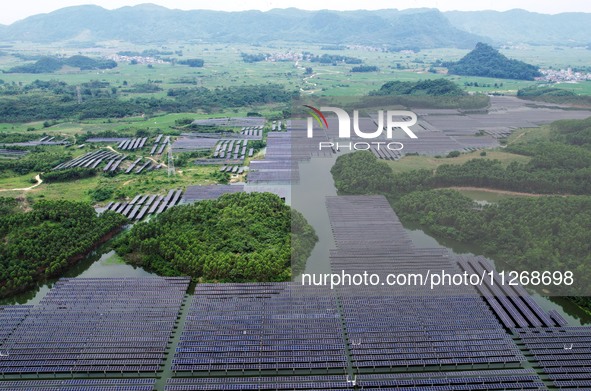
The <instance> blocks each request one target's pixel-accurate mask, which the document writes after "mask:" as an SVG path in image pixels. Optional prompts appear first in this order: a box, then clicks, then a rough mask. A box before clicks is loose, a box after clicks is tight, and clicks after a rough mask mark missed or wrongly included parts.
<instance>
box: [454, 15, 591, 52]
mask: <svg viewBox="0 0 591 391" xmlns="http://www.w3.org/2000/svg"><path fill="white" fill-rule="evenodd" d="M444 15H445V16H446V17H447V19H448V20H449V21H450V22H451V24H452V25H454V26H455V27H457V28H459V29H461V30H464V31H467V32H470V33H473V34H477V35H481V36H484V37H489V38H491V39H492V40H493V41H494V42H496V43H502V44H505V43H528V44H533V45H560V46H586V45H588V44H589V42H590V41H591V38H590V37H591V14H586V13H582V12H571V13H563V14H557V15H545V14H538V13H535V12H528V11H524V10H519V9H515V10H511V11H505V12H497V11H474V12H463V11H451V12H445V14H444Z"/></svg>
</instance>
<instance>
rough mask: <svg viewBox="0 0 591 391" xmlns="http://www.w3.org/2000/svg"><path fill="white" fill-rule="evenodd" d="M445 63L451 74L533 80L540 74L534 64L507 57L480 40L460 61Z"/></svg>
mask: <svg viewBox="0 0 591 391" xmlns="http://www.w3.org/2000/svg"><path fill="white" fill-rule="evenodd" d="M445 65H446V66H447V69H448V73H450V74H453V75H463V76H482V77H494V78H500V79H520V80H533V79H534V78H535V77H538V76H541V74H540V72H539V70H538V68H537V67H536V66H534V65H530V64H526V63H525V62H522V61H518V60H512V59H509V58H507V57H505V56H504V55H502V54H501V53H499V51H498V50H496V49H494V48H493V47H492V46H490V45H487V44H485V43H482V42H479V43H478V44H477V45H476V48H474V50H472V51H471V52H470V53H468V54H466V55H465V56H464V57H463V58H462V59H461V60H460V61H458V62H455V63H447V64H445Z"/></svg>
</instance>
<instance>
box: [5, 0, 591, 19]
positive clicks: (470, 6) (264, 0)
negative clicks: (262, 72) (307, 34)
mask: <svg viewBox="0 0 591 391" xmlns="http://www.w3.org/2000/svg"><path fill="white" fill-rule="evenodd" d="M2 3H3V4H2V6H1V12H0V23H2V24H10V23H12V22H14V21H17V20H20V19H24V18H26V17H27V16H31V15H35V14H40V13H47V12H51V11H55V10H56V9H59V8H63V7H68V6H72V5H81V4H96V5H100V6H101V7H104V8H107V9H115V8H120V7H123V6H126V5H136V4H142V3H154V4H159V5H162V6H164V7H167V8H178V9H185V10H187V9H215V10H224V11H241V10H248V9H258V10H262V11H266V10H269V9H271V8H287V7H297V8H302V9H309V10H317V9H334V10H354V9H383V8H397V9H406V8H418V7H430V8H438V9H440V10H442V11H449V10H466V11H471V10H484V9H493V10H498V11H506V10H509V9H513V8H523V9H526V10H528V11H535V12H540V13H546V14H556V13H560V12H575V11H579V12H591V1H589V0H563V1H557V0H494V1H493V0H484V1H470V0H366V1H358V0H354V1H347V0H322V1H318V0H315V1H314V0H246V1H238V0H213V1H191V0H152V1H150V0H131V1H130V0H86V1H85V0H16V1H11V0H2Z"/></svg>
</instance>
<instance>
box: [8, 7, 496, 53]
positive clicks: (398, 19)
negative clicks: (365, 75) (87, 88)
mask: <svg viewBox="0 0 591 391" xmlns="http://www.w3.org/2000/svg"><path fill="white" fill-rule="evenodd" d="M0 40H3V41H12V40H19V41H31V42H40V43H43V42H59V41H67V40H71V41H80V42H97V41H104V40H122V41H128V42H137V43H146V42H165V41H183V40H184V41H187V40H200V41H206V42H245V43H257V42H269V41H292V42H293V41H300V42H316V43H327V44H340V43H346V44H367V45H384V46H388V47H393V48H399V49H404V48H435V47H460V48H469V47H473V46H474V44H476V42H478V41H482V40H486V38H483V37H478V36H475V35H473V34H470V33H467V32H464V31H461V30H459V29H457V28H455V27H453V26H452V25H451V23H450V22H449V21H448V20H447V18H446V17H445V16H444V15H443V14H442V13H441V12H439V11H437V10H434V9H417V10H410V11H397V10H382V11H347V12H340V11H327V10H324V11H304V10H299V9H295V8H288V9H275V10H271V11H268V12H261V11H244V12H220V11H206V10H195V11H181V10H170V9H167V8H164V7H160V6H155V5H151V4H144V5H138V6H134V7H123V8H119V9H116V10H112V11H110V10H106V9H104V8H101V7H98V6H91V5H88V6H76V7H68V8H63V9H60V10H58V11H55V12H51V13H48V14H42V15H35V16H32V17H29V18H27V19H24V20H22V21H18V22H15V23H13V24H11V25H10V26H6V28H5V29H3V30H1V29H0Z"/></svg>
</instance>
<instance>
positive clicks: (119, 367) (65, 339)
mask: <svg viewBox="0 0 591 391" xmlns="http://www.w3.org/2000/svg"><path fill="white" fill-rule="evenodd" d="M188 284H189V279H188V278H183V277H180V278H135V279H133V278H108V279H104V278H102V279H101V278H96V279H87V278H73V279H62V280H60V281H58V282H57V283H56V284H55V285H54V287H53V288H52V289H51V291H50V292H49V293H48V294H47V295H46V296H45V298H44V299H43V300H42V301H41V302H40V303H39V305H37V306H35V307H33V308H30V309H29V310H30V311H29V313H28V315H27V316H26V317H25V318H24V319H22V320H21V321H20V323H19V324H18V325H16V327H14V329H13V330H12V332H11V333H10V335H8V336H6V337H5V338H4V340H3V341H2V344H1V346H0V351H1V352H2V357H1V359H0V365H1V368H2V369H1V372H2V376H3V378H4V379H11V378H12V379H17V378H25V377H26V376H27V375H31V374H34V375H37V376H44V377H47V376H52V377H54V376H55V377H73V376H74V377H75V376H79V375H91V374H94V375H98V374H101V375H102V376H104V377H106V376H112V375H124V374H128V375H134V376H141V375H142V374H146V373H147V374H150V376H154V375H155V374H156V373H158V372H159V371H160V370H161V367H162V365H163V364H164V359H165V354H166V349H167V347H168V344H169V342H170V337H171V334H172V332H173V330H174V327H175V324H176V321H177V316H178V312H179V309H180V307H181V305H182V303H183V300H184V297H185V293H186V290H187V286H188ZM2 312H4V311H2ZM15 313H18V311H17V312H15ZM19 316H20V315H19ZM17 319H18V317H17ZM2 386H3V385H2V383H0V387H2Z"/></svg>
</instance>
